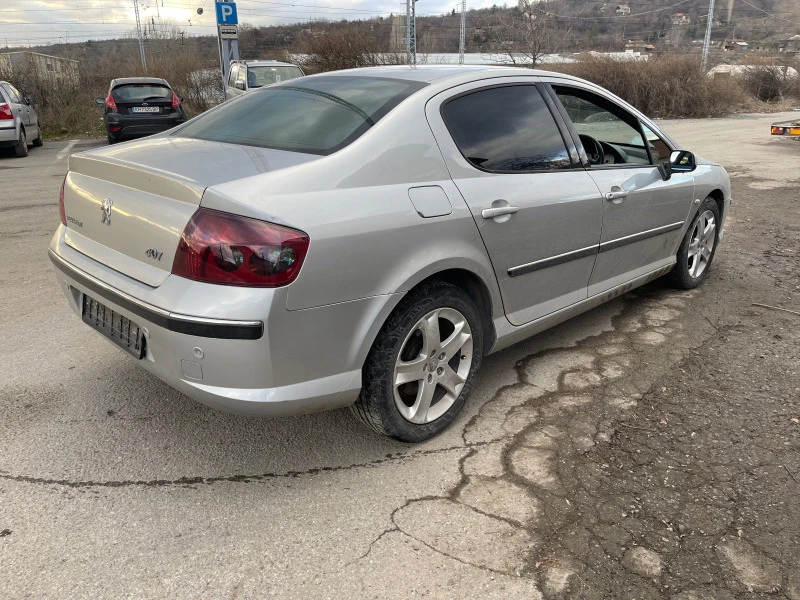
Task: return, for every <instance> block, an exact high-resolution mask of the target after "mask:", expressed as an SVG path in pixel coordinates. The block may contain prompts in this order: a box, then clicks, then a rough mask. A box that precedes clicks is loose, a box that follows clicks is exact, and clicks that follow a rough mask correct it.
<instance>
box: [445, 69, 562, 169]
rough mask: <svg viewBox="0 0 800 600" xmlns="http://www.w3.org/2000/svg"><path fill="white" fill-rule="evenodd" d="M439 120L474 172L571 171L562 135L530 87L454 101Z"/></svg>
mask: <svg viewBox="0 0 800 600" xmlns="http://www.w3.org/2000/svg"><path fill="white" fill-rule="evenodd" d="M442 117H443V119H444V122H445V124H446V125H447V129H448V130H449V131H450V135H452V136H453V140H454V141H455V143H456V145H457V146H458V149H459V150H460V151H461V153H462V154H463V155H464V158H466V159H467V160H468V161H469V162H470V163H471V164H472V165H473V166H475V167H477V168H479V169H482V170H485V171H491V172H496V173H527V172H531V171H551V170H554V169H567V168H570V167H571V166H572V163H571V162H570V159H569V154H568V153H567V147H566V145H565V144H564V139H563V138H562V137H561V131H560V130H559V128H558V126H557V125H556V122H555V120H554V119H553V115H552V114H551V113H550V109H549V108H548V107H547V104H545V102H544V99H543V98H542V95H541V94H540V93H539V90H538V89H537V88H536V87H535V86H533V85H509V86H503V87H495V88H489V89H484V90H478V91H475V92H470V93H468V94H465V95H463V96H457V97H456V98H454V99H453V100H450V101H449V102H447V104H445V105H444V106H443V107H442Z"/></svg>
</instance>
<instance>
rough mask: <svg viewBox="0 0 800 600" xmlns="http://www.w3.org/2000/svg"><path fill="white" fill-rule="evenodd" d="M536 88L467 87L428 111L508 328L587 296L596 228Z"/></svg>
mask: <svg viewBox="0 0 800 600" xmlns="http://www.w3.org/2000/svg"><path fill="white" fill-rule="evenodd" d="M535 84H536V79H535V78H532V77H522V78H497V79H494V80H488V81H481V82H473V83H470V84H467V85H464V86H459V87H456V88H454V89H452V90H449V91H448V92H445V93H442V94H439V95H438V96H436V97H434V98H433V99H431V100H430V101H429V102H428V105H427V107H426V112H427V115H428V121H429V123H430V124H431V128H432V129H433V132H434V135H435V136H436V139H437V141H438V142H439V147H440V149H441V151H442V154H443V156H444V159H445V161H446V163H447V166H448V169H449V171H450V175H451V177H452V178H453V181H454V183H455V184H456V186H457V187H458V189H459V191H460V193H461V195H462V196H463V198H464V200H465V201H466V203H467V205H468V206H469V208H470V211H471V212H472V216H473V218H474V219H475V222H476V223H477V225H478V229H479V231H480V234H481V237H482V238H483V242H484V244H485V246H486V249H487V251H488V253H489V257H490V259H491V261H492V266H493V268H494V271H495V274H496V276H497V280H498V284H499V287H500V291H501V296H502V299H503V305H504V309H505V312H506V316H507V318H508V320H509V321H510V322H511V323H512V324H513V325H523V324H525V323H528V322H530V321H533V320H535V319H538V318H540V317H543V316H545V315H547V314H550V313H552V312H555V311H557V310H560V309H562V308H564V307H567V306H569V305H571V304H574V303H576V302H579V301H581V300H583V299H585V298H586V296H587V286H588V283H589V277H590V275H591V272H592V267H593V266H594V260H595V254H596V252H597V246H598V244H599V241H600V228H601V225H602V211H603V206H602V199H601V198H600V194H599V192H598V190H597V186H596V185H595V184H594V182H593V181H592V179H591V177H589V175H588V174H587V172H586V171H585V170H584V169H583V168H582V166H581V165H580V164H579V162H578V154H577V150H576V148H575V146H574V144H572V142H571V141H570V142H569V143H568V141H567V138H565V135H564V132H563V130H562V129H560V128H559V125H558V124H557V120H559V121H560V117H556V116H554V114H553V112H552V111H553V110H554V105H553V104H551V103H550V102H549V100H546V99H545V97H544V96H543V95H542V93H541V92H540V90H539V89H538V88H537V86H536V85H535Z"/></svg>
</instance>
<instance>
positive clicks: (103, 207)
mask: <svg viewBox="0 0 800 600" xmlns="http://www.w3.org/2000/svg"><path fill="white" fill-rule="evenodd" d="M113 204H114V201H113V200H112V199H111V198H106V199H105V200H103V201H102V202H101V203H100V211H101V214H100V222H101V223H105V224H106V225H108V226H109V227H110V226H111V206H112V205H113Z"/></svg>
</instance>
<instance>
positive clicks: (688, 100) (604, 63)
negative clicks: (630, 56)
mask: <svg viewBox="0 0 800 600" xmlns="http://www.w3.org/2000/svg"><path fill="white" fill-rule="evenodd" d="M553 68H554V70H559V71H562V72H565V73H568V74H570V75H575V76H576V77H581V78H582V79H586V80H588V81H591V82H593V83H596V84H598V85H600V86H602V87H604V88H606V89H608V90H609V91H611V92H613V93H614V94H616V95H617V96H619V97H620V98H622V99H623V100H625V101H627V102H629V103H630V104H632V105H633V106H635V107H636V108H638V109H639V110H641V111H642V112H643V113H645V114H647V115H648V116H651V117H665V118H666V117H712V116H713V117H718V116H722V115H725V114H728V113H730V112H732V111H733V110H734V109H735V108H737V107H738V106H740V105H741V104H743V103H744V102H745V101H746V97H745V94H744V92H743V90H742V88H741V87H740V86H739V85H738V84H737V83H736V82H734V81H732V80H731V79H727V78H725V79H723V78H710V77H707V76H706V75H705V73H703V72H702V71H701V70H700V63H699V60H697V59H695V58H693V57H689V56H675V55H672V56H670V55H663V56H657V57H651V58H650V60H647V61H624V62H623V61H617V60H613V59H610V58H606V57H596V56H587V57H585V58H584V59H583V60H582V61H580V62H578V63H574V64H566V65H557V66H554V67H553Z"/></svg>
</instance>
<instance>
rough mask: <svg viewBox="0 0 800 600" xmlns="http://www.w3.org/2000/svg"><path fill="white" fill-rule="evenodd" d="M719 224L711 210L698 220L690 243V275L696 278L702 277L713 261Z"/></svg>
mask: <svg viewBox="0 0 800 600" xmlns="http://www.w3.org/2000/svg"><path fill="white" fill-rule="evenodd" d="M716 232H717V223H716V220H715V219H714V213H713V212H711V211H710V210H707V211H705V212H704V213H703V214H701V215H700V217H699V218H698V219H697V222H695V224H694V229H693V230H692V237H691V239H690V241H689V253H688V261H689V265H688V266H689V275H691V276H692V277H694V278H697V277H700V275H702V274H703V272H704V271H705V270H706V268H707V267H708V263H709V262H710V261H711V253H712V252H713V250H714V242H715V240H716Z"/></svg>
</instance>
